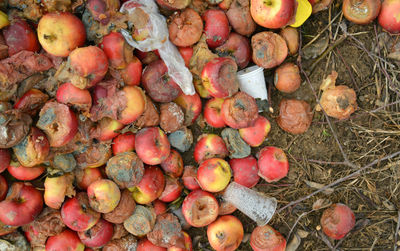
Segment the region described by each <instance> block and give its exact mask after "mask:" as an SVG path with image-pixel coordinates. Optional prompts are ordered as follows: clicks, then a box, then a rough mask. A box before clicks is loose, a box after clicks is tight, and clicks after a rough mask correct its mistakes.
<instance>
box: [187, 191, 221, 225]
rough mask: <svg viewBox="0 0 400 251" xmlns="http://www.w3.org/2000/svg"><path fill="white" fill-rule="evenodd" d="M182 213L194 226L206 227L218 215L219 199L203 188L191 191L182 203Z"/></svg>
mask: <svg viewBox="0 0 400 251" xmlns="http://www.w3.org/2000/svg"><path fill="white" fill-rule="evenodd" d="M182 214H183V216H184V217H185V219H186V221H187V222H188V223H189V224H190V225H191V226H193V227H205V226H207V225H209V224H210V223H211V222H213V221H215V220H216V219H217V217H218V201H217V199H215V197H214V195H212V194H211V193H209V192H206V191H203V190H200V189H198V190H195V191H192V192H191V193H189V194H188V195H187V196H186V198H185V199H184V201H183V204H182Z"/></svg>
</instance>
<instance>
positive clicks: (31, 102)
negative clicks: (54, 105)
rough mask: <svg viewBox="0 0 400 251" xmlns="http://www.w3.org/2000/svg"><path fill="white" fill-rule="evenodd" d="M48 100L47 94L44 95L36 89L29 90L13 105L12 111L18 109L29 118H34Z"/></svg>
mask: <svg viewBox="0 0 400 251" xmlns="http://www.w3.org/2000/svg"><path fill="white" fill-rule="evenodd" d="M48 99H49V96H47V94H44V93H43V92H41V91H40V90H38V89H33V88H32V89H30V90H29V91H27V92H25V93H24V95H23V96H22V97H21V98H20V99H19V100H18V101H17V102H16V103H15V104H14V109H19V110H20V111H22V112H25V113H27V114H29V115H31V116H36V114H37V113H38V112H39V110H40V108H42V106H43V105H44V104H45V103H46V101H47V100H48Z"/></svg>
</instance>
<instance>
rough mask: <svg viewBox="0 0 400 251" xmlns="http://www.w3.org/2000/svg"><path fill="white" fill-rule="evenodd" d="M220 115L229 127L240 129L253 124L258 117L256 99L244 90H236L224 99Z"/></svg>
mask: <svg viewBox="0 0 400 251" xmlns="http://www.w3.org/2000/svg"><path fill="white" fill-rule="evenodd" d="M221 115H222V119H223V120H224V122H225V124H227V125H228V126H229V127H231V128H235V129H241V128H246V127H250V126H253V125H254V123H255V121H256V119H257V118H258V107H257V103H256V100H255V99H254V98H253V97H252V96H250V95H248V94H247V93H245V92H238V93H236V94H235V95H233V96H232V97H230V98H227V99H225V100H224V103H222V107H221Z"/></svg>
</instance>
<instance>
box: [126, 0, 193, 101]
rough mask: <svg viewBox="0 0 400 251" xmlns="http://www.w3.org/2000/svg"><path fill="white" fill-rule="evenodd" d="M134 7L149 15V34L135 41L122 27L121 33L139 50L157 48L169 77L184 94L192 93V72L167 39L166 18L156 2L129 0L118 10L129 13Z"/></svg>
mask: <svg viewBox="0 0 400 251" xmlns="http://www.w3.org/2000/svg"><path fill="white" fill-rule="evenodd" d="M136 8H141V9H142V10H143V11H144V12H145V13H146V14H148V15H149V23H148V29H149V36H148V37H147V38H146V39H144V40H142V41H135V40H134V39H133V38H132V36H131V34H130V33H129V31H127V30H124V29H122V30H121V34H122V35H123V36H124V37H125V40H126V41H127V42H128V43H129V44H130V45H131V46H132V47H135V48H137V49H139V50H140V51H144V52H147V51H153V50H158V52H159V53H160V56H161V59H162V60H163V61H164V63H165V65H166V66H167V68H168V74H169V75H170V76H171V78H172V79H173V80H174V81H175V82H176V83H177V84H178V85H179V87H180V88H181V89H182V91H183V92H184V93H185V94H187V95H193V94H194V93H195V90H194V86H193V77H192V74H191V73H190V71H189V69H188V68H186V66H185V62H184V60H183V58H182V56H181V55H180V54H179V51H178V49H177V48H176V47H175V45H173V44H172V43H171V41H170V40H169V32H168V27H167V22H166V19H165V17H164V16H162V15H161V14H160V13H159V11H158V7H157V5H156V3H155V2H154V0H130V1H127V2H125V3H124V4H123V5H122V7H121V9H120V12H122V13H125V14H128V15H130V14H132V13H133V12H134V10H135V9H136Z"/></svg>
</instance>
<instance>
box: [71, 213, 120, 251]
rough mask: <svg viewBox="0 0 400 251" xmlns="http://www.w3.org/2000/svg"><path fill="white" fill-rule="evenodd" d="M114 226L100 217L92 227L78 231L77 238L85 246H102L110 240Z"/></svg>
mask: <svg viewBox="0 0 400 251" xmlns="http://www.w3.org/2000/svg"><path fill="white" fill-rule="evenodd" d="M113 233H114V228H113V224H111V223H110V222H108V221H106V220H103V219H100V220H99V221H98V222H97V223H96V225H94V226H93V227H92V228H90V229H88V230H85V231H81V232H78V236H79V239H80V240H81V241H82V243H83V244H84V245H85V246H87V247H95V248H97V247H102V246H104V245H105V244H107V242H109V241H110V240H111V237H112V236H113Z"/></svg>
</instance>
